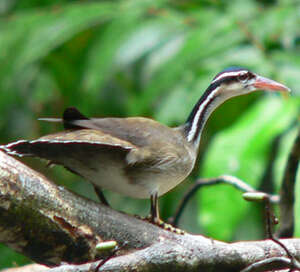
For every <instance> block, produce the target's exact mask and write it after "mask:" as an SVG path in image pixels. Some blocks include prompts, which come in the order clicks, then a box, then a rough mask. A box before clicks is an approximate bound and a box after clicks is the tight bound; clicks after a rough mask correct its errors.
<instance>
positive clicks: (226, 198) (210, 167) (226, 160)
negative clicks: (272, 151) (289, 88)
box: [199, 96, 299, 240]
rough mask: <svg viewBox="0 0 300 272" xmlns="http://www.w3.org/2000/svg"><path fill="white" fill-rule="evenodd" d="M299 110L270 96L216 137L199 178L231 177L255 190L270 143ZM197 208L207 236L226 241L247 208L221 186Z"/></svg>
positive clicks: (206, 191) (201, 197) (202, 196)
mask: <svg viewBox="0 0 300 272" xmlns="http://www.w3.org/2000/svg"><path fill="white" fill-rule="evenodd" d="M298 106H299V104H298V105H297V103H295V102H294V101H293V100H291V101H282V100H280V99H278V98H276V97H272V96H268V97H265V98H264V99H262V100H261V101H259V102H258V103H257V104H256V105H255V106H254V107H252V108H251V109H249V110H248V111H247V112H246V113H245V114H244V116H242V117H241V119H240V120H239V121H238V122H237V123H236V124H235V125H234V126H232V127H231V129H228V130H225V131H223V132H221V133H219V134H218V135H217V136H216V137H215V139H214V141H213V143H212V144H211V147H210V149H209V151H208V153H207V155H206V159H205V162H204V167H203V169H204V171H203V174H202V176H203V177H216V176H219V175H222V174H230V175H234V176H236V177H238V178H241V179H242V180H244V181H245V182H247V183H249V184H251V185H253V186H254V187H255V186H256V185H257V184H258V182H259V181H260V178H261V177H262V174H263V171H264V168H265V160H266V154H267V153H268V150H269V147H270V143H271V141H272V139H273V138H274V137H275V136H276V135H277V134H278V133H280V132H281V131H283V130H284V129H286V128H287V127H288V126H289V125H290V123H291V122H292V120H293V119H294V118H295V115H296V114H297V107H298ZM199 205H200V208H201V213H200V214H199V220H200V221H201V222H202V223H203V224H204V225H205V227H206V228H207V231H208V233H209V235H211V236H213V237H214V238H218V239H226V240H228V239H230V238H231V237H232V235H233V233H234V232H235V227H236V226H237V223H238V222H239V220H240V219H241V217H242V216H244V213H245V211H246V208H247V206H248V205H249V204H248V203H246V202H245V201H243V199H242V196H241V193H240V192H237V190H236V189H233V188H229V187H228V186H225V185H224V186H214V187H212V188H205V189H203V190H202V191H201V193H200V195H199ZM220 224H221V225H222V227H221V228H220Z"/></svg>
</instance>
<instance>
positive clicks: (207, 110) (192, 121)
mask: <svg viewBox="0 0 300 272" xmlns="http://www.w3.org/2000/svg"><path fill="white" fill-rule="evenodd" d="M229 98H230V96H229V95H226V94H224V92H222V87H220V86H219V87H216V88H214V86H210V87H209V88H208V89H207V90H206V91H205V93H204V94H203V95H202V96H201V98H200V99H199V101H198V102H197V104H196V105H195V106H194V108H193V110H192V112H191V113H190V115H189V117H188V119H187V121H186V123H185V125H184V134H185V137H186V139H187V141H188V142H190V143H191V144H193V145H194V146H195V147H196V148H197V149H198V146H199V142H200V137H201V133H202V130H203V128H204V125H205V123H206V121H207V119H208V118H209V116H210V115H211V114H212V112H213V111H214V110H215V109H216V108H217V107H218V106H219V105H220V104H222V103H223V102H224V101H225V100H227V99H229Z"/></svg>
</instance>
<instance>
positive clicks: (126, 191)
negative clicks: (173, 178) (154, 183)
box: [82, 167, 150, 198]
mask: <svg viewBox="0 0 300 272" xmlns="http://www.w3.org/2000/svg"><path fill="white" fill-rule="evenodd" d="M82 176H83V177H85V178H86V179H88V180H89V181H91V182H92V183H93V184H95V185H96V186H99V187H100V188H103V189H107V190H110V191H112V192H116V193H119V194H121V195H125V196H130V197H133V198H149V197H150V194H149V189H148V188H147V186H145V185H144V184H132V183H130V181H129V180H128V178H127V177H126V176H124V174H123V171H122V169H120V168H113V167H108V168H104V167H101V168H100V169H98V171H83V173H82Z"/></svg>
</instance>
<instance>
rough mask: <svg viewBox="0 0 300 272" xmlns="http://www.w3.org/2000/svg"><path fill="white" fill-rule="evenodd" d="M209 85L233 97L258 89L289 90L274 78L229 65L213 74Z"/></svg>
mask: <svg viewBox="0 0 300 272" xmlns="http://www.w3.org/2000/svg"><path fill="white" fill-rule="evenodd" d="M210 87H211V88H212V90H213V89H215V90H216V89H219V91H220V92H221V93H223V94H224V95H225V96H228V97H233V96H237V95H242V94H246V93H250V92H254V91H258V90H263V91H282V92H289V91H290V89H289V88H288V87H286V86H284V85H283V84H281V83H278V82H276V81H274V80H271V79H268V78H265V77H262V76H259V75H257V74H255V73H253V72H251V71H249V70H248V69H245V68H240V67H230V68H227V69H225V70H223V71H222V72H220V73H219V74H217V75H216V76H215V78H214V79H213V81H212V82H211V85H210ZM220 89H221V90H220Z"/></svg>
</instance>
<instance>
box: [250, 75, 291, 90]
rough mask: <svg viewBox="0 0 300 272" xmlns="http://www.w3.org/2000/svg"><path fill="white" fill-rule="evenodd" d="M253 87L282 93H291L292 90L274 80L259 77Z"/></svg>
mask: <svg viewBox="0 0 300 272" xmlns="http://www.w3.org/2000/svg"><path fill="white" fill-rule="evenodd" d="M253 86H254V87H255V88H256V89H258V90H263V91H281V92H290V91H291V90H290V88H288V87H286V86H284V85H283V84H281V83H278V82H276V81H274V80H271V79H268V78H265V77H262V76H257V77H256V80H255V82H254V83H253Z"/></svg>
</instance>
